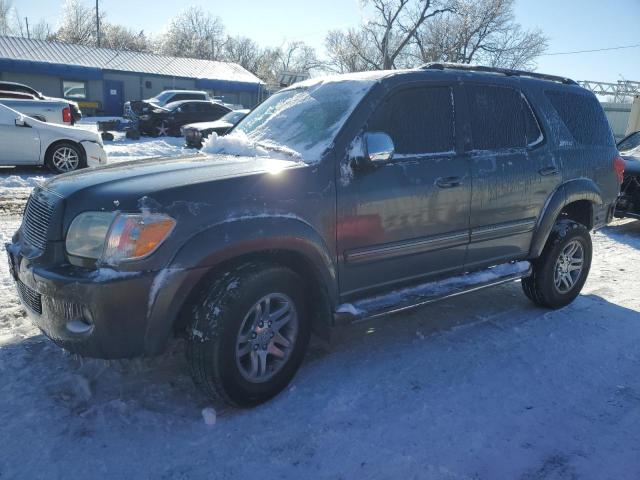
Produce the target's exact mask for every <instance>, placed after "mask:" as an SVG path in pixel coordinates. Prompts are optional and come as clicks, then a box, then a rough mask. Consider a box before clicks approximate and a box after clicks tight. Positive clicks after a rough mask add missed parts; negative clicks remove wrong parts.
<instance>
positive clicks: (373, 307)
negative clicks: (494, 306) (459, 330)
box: [334, 262, 531, 324]
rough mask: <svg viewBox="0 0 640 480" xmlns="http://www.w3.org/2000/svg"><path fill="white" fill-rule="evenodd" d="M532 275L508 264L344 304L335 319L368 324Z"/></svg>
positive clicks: (520, 266) (524, 267)
mask: <svg viewBox="0 0 640 480" xmlns="http://www.w3.org/2000/svg"><path fill="white" fill-rule="evenodd" d="M529 275H531V264H530V263H529V262H516V263H505V264H503V265H497V266H495V267H491V268H488V269H486V270H480V271H477V272H472V273H466V274H464V275H459V276H456V277H451V278H447V279H444V280H441V281H436V282H429V283H423V284H420V285H416V286H413V287H408V288H404V289H401V290H395V291H392V292H390V293H387V294H384V295H380V296H375V297H368V298H364V299H361V300H357V301H355V302H353V303H344V304H342V305H340V306H339V307H338V308H337V309H336V311H335V313H334V318H335V321H336V324H345V323H352V322H357V321H361V320H368V319H371V318H375V317H380V316H383V315H389V314H391V313H398V312H403V311H405V310H411V309H413V308H418V307H421V306H423V305H428V304H430V303H433V302H437V301H439V300H444V299H447V298H452V297H457V296H458V295H463V294H465V293H470V292H475V291H477V290H482V289H483V288H487V287H493V286H496V285H501V284H503V283H508V282H513V281H515V280H519V279H521V278H525V277H528V276H529Z"/></svg>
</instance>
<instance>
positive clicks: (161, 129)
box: [138, 100, 231, 137]
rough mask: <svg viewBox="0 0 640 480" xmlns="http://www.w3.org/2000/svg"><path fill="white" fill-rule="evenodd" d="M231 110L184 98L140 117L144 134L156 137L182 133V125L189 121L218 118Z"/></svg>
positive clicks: (140, 127)
mask: <svg viewBox="0 0 640 480" xmlns="http://www.w3.org/2000/svg"><path fill="white" fill-rule="evenodd" d="M230 111H231V110H229V108H227V107H225V106H224V105H220V104H219V103H215V102H210V101H206V100H183V101H180V102H173V103H169V104H167V105H165V106H164V107H156V108H153V109H151V110H150V111H149V112H148V113H146V114H144V115H141V116H140V118H139V119H138V128H139V130H140V133H142V134H143V135H151V136H154V137H157V136H164V135H171V136H178V135H180V127H182V126H183V125H186V124H188V123H194V122H205V121H213V120H218V119H219V118H221V117H223V116H224V115H226V114H227V113H229V112H230Z"/></svg>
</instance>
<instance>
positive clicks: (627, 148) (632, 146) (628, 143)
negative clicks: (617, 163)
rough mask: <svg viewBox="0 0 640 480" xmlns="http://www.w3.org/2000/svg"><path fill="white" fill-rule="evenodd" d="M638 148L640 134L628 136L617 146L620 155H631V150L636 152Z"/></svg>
mask: <svg viewBox="0 0 640 480" xmlns="http://www.w3.org/2000/svg"><path fill="white" fill-rule="evenodd" d="M638 147H640V132H636V133H634V134H632V135H629V136H628V137H627V138H625V139H624V140H622V141H621V142H620V143H619V144H618V150H620V153H631V151H632V150H636V149H638Z"/></svg>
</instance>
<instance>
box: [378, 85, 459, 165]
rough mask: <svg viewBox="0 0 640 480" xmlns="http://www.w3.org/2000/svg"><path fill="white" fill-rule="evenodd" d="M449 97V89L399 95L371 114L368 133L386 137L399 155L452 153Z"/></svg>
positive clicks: (451, 105)
mask: <svg viewBox="0 0 640 480" xmlns="http://www.w3.org/2000/svg"><path fill="white" fill-rule="evenodd" d="M451 93H452V92H451V88H449V87H429V88H414V89H410V90H403V91H400V92H398V93H396V94H394V95H393V96H391V97H390V98H389V99H388V100H387V101H385V102H384V103H383V104H382V105H381V106H380V107H379V108H378V110H377V111H376V112H375V113H374V114H373V116H372V117H371V120H370V122H369V125H368V130H369V131H370V132H384V133H387V134H388V135H389V136H390V137H391V139H392V140H393V144H394V146H395V151H396V153H397V154H400V155H402V154H406V155H412V154H414V155H415V154H426V153H443V152H450V151H453V150H455V121H454V113H453V112H454V110H453V96H452V94H451Z"/></svg>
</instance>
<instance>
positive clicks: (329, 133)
mask: <svg viewBox="0 0 640 480" xmlns="http://www.w3.org/2000/svg"><path fill="white" fill-rule="evenodd" d="M373 83H374V82H373V80H371V79H354V78H352V79H341V78H339V77H338V79H337V80H336V79H331V78H328V79H324V80H316V81H309V82H304V83H303V84H302V85H301V86H299V87H297V88H296V87H293V88H290V89H286V90H282V91H280V92H278V93H276V94H275V95H273V96H271V97H270V98H268V99H267V100H266V101H265V102H263V103H262V104H260V105H259V106H258V107H256V109H255V110H253V111H252V112H251V113H249V114H248V115H247V116H246V117H245V118H244V119H243V120H242V121H241V122H240V123H239V124H238V126H237V127H236V128H235V129H234V130H233V132H232V133H231V134H230V135H229V136H235V137H242V138H243V139H244V140H246V141H248V142H249V143H251V144H253V145H258V146H260V147H264V148H266V149H267V150H272V151H279V152H289V153H290V154H293V156H299V157H300V158H302V159H303V160H304V161H306V162H307V163H315V162H317V161H319V160H320V157H321V155H322V153H323V152H324V151H325V150H326V149H327V148H328V147H329V146H330V145H331V142H332V141H333V138H334V137H335V135H336V134H337V133H338V131H339V130H340V128H341V127H342V125H343V124H344V122H345V121H346V120H347V118H348V117H349V115H350V114H351V112H352V111H353V110H354V109H355V107H356V106H357V105H358V103H360V101H361V100H362V98H363V97H364V95H365V94H366V93H367V92H368V91H369V89H370V88H371V86H372V85H373ZM210 151H211V152H212V153H230V154H234V152H233V151H229V150H228V149H227V148H219V149H213V150H210Z"/></svg>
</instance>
